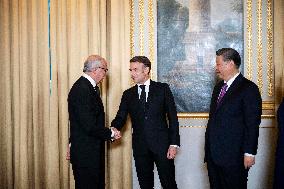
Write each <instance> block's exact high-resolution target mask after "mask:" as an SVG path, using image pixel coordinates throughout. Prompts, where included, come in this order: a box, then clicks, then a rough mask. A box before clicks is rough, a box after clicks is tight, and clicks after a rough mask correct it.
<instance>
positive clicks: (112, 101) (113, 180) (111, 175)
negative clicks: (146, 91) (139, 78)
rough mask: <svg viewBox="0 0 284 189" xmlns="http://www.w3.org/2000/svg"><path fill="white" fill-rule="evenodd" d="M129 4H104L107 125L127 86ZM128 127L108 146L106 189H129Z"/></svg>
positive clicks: (130, 184)
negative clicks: (106, 47) (106, 11)
mask: <svg viewBox="0 0 284 189" xmlns="http://www.w3.org/2000/svg"><path fill="white" fill-rule="evenodd" d="M129 3H130V1H129V0H120V1H111V0H109V1H108V16H107V18H109V20H108V28H109V30H108V35H109V36H108V39H109V41H108V49H110V51H109V60H110V74H109V75H108V82H107V83H108V86H107V90H108V92H107V108H106V110H107V124H108V125H110V123H111V121H112V120H113V119H114V117H115V115H116V112H117V110H118V106H119V103H120V98H121V96H122V93H123V91H124V90H125V89H127V88H129V87H130V85H131V80H130V74H129V70H128V69H129V60H130V4H129ZM131 134H132V132H131V126H130V123H129V122H128V123H127V124H126V125H125V127H124V129H123V131H122V139H121V141H119V142H115V143H113V144H110V145H109V149H110V150H109V151H108V152H109V154H108V156H107V157H108V169H107V170H108V183H107V184H108V186H107V188H110V189H131V188H132V173H131V170H132V167H131V165H132V163H131V161H132V153H131V152H132V147H131V139H132V136H131Z"/></svg>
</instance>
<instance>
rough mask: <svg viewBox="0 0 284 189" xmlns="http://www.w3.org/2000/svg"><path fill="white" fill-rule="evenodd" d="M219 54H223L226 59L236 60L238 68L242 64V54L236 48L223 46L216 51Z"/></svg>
mask: <svg viewBox="0 0 284 189" xmlns="http://www.w3.org/2000/svg"><path fill="white" fill-rule="evenodd" d="M216 55H217V56H222V57H223V60H224V61H230V60H232V61H234V63H235V65H236V66H237V68H239V67H240V65H241V56H240V54H239V53H238V51H236V50H235V49H232V48H222V49H219V50H217V51H216Z"/></svg>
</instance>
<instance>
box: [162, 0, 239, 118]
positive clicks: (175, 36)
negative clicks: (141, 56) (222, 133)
mask: <svg viewBox="0 0 284 189" xmlns="http://www.w3.org/2000/svg"><path fill="white" fill-rule="evenodd" d="M243 41H244V40H243V1H242V0H157V80H158V81H161V82H166V83H168V84H169V85H170V87H171V90H172V93H173V95H174V97H175V102H176V105H177V110H178V112H179V113H206V112H208V111H209V105H210V98H211V94H212V91H213V87H214V85H215V83H216V80H217V78H216V76H215V56H216V55H215V53H216V51H217V50H218V49H220V48H223V47H232V48H234V49H236V50H237V51H238V52H239V53H240V55H241V57H242V60H243ZM242 63H243V61H242ZM242 65H243V64H242ZM241 69H243V66H242V67H241Z"/></svg>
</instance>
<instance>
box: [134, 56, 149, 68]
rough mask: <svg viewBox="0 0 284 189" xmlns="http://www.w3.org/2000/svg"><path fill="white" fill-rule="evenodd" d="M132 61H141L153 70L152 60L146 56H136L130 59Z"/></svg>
mask: <svg viewBox="0 0 284 189" xmlns="http://www.w3.org/2000/svg"><path fill="white" fill-rule="evenodd" d="M131 62H140V63H142V64H144V66H145V67H149V70H151V61H150V60H149V59H148V58H147V57H146V56H134V57H133V58H131V59H130V63H131Z"/></svg>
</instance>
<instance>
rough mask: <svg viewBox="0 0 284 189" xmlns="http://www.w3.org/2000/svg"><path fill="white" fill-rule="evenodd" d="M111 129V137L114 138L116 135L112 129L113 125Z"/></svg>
mask: <svg viewBox="0 0 284 189" xmlns="http://www.w3.org/2000/svg"><path fill="white" fill-rule="evenodd" d="M110 131H111V135H110V137H111V138H113V137H114V131H113V130H112V127H111V128H110Z"/></svg>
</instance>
